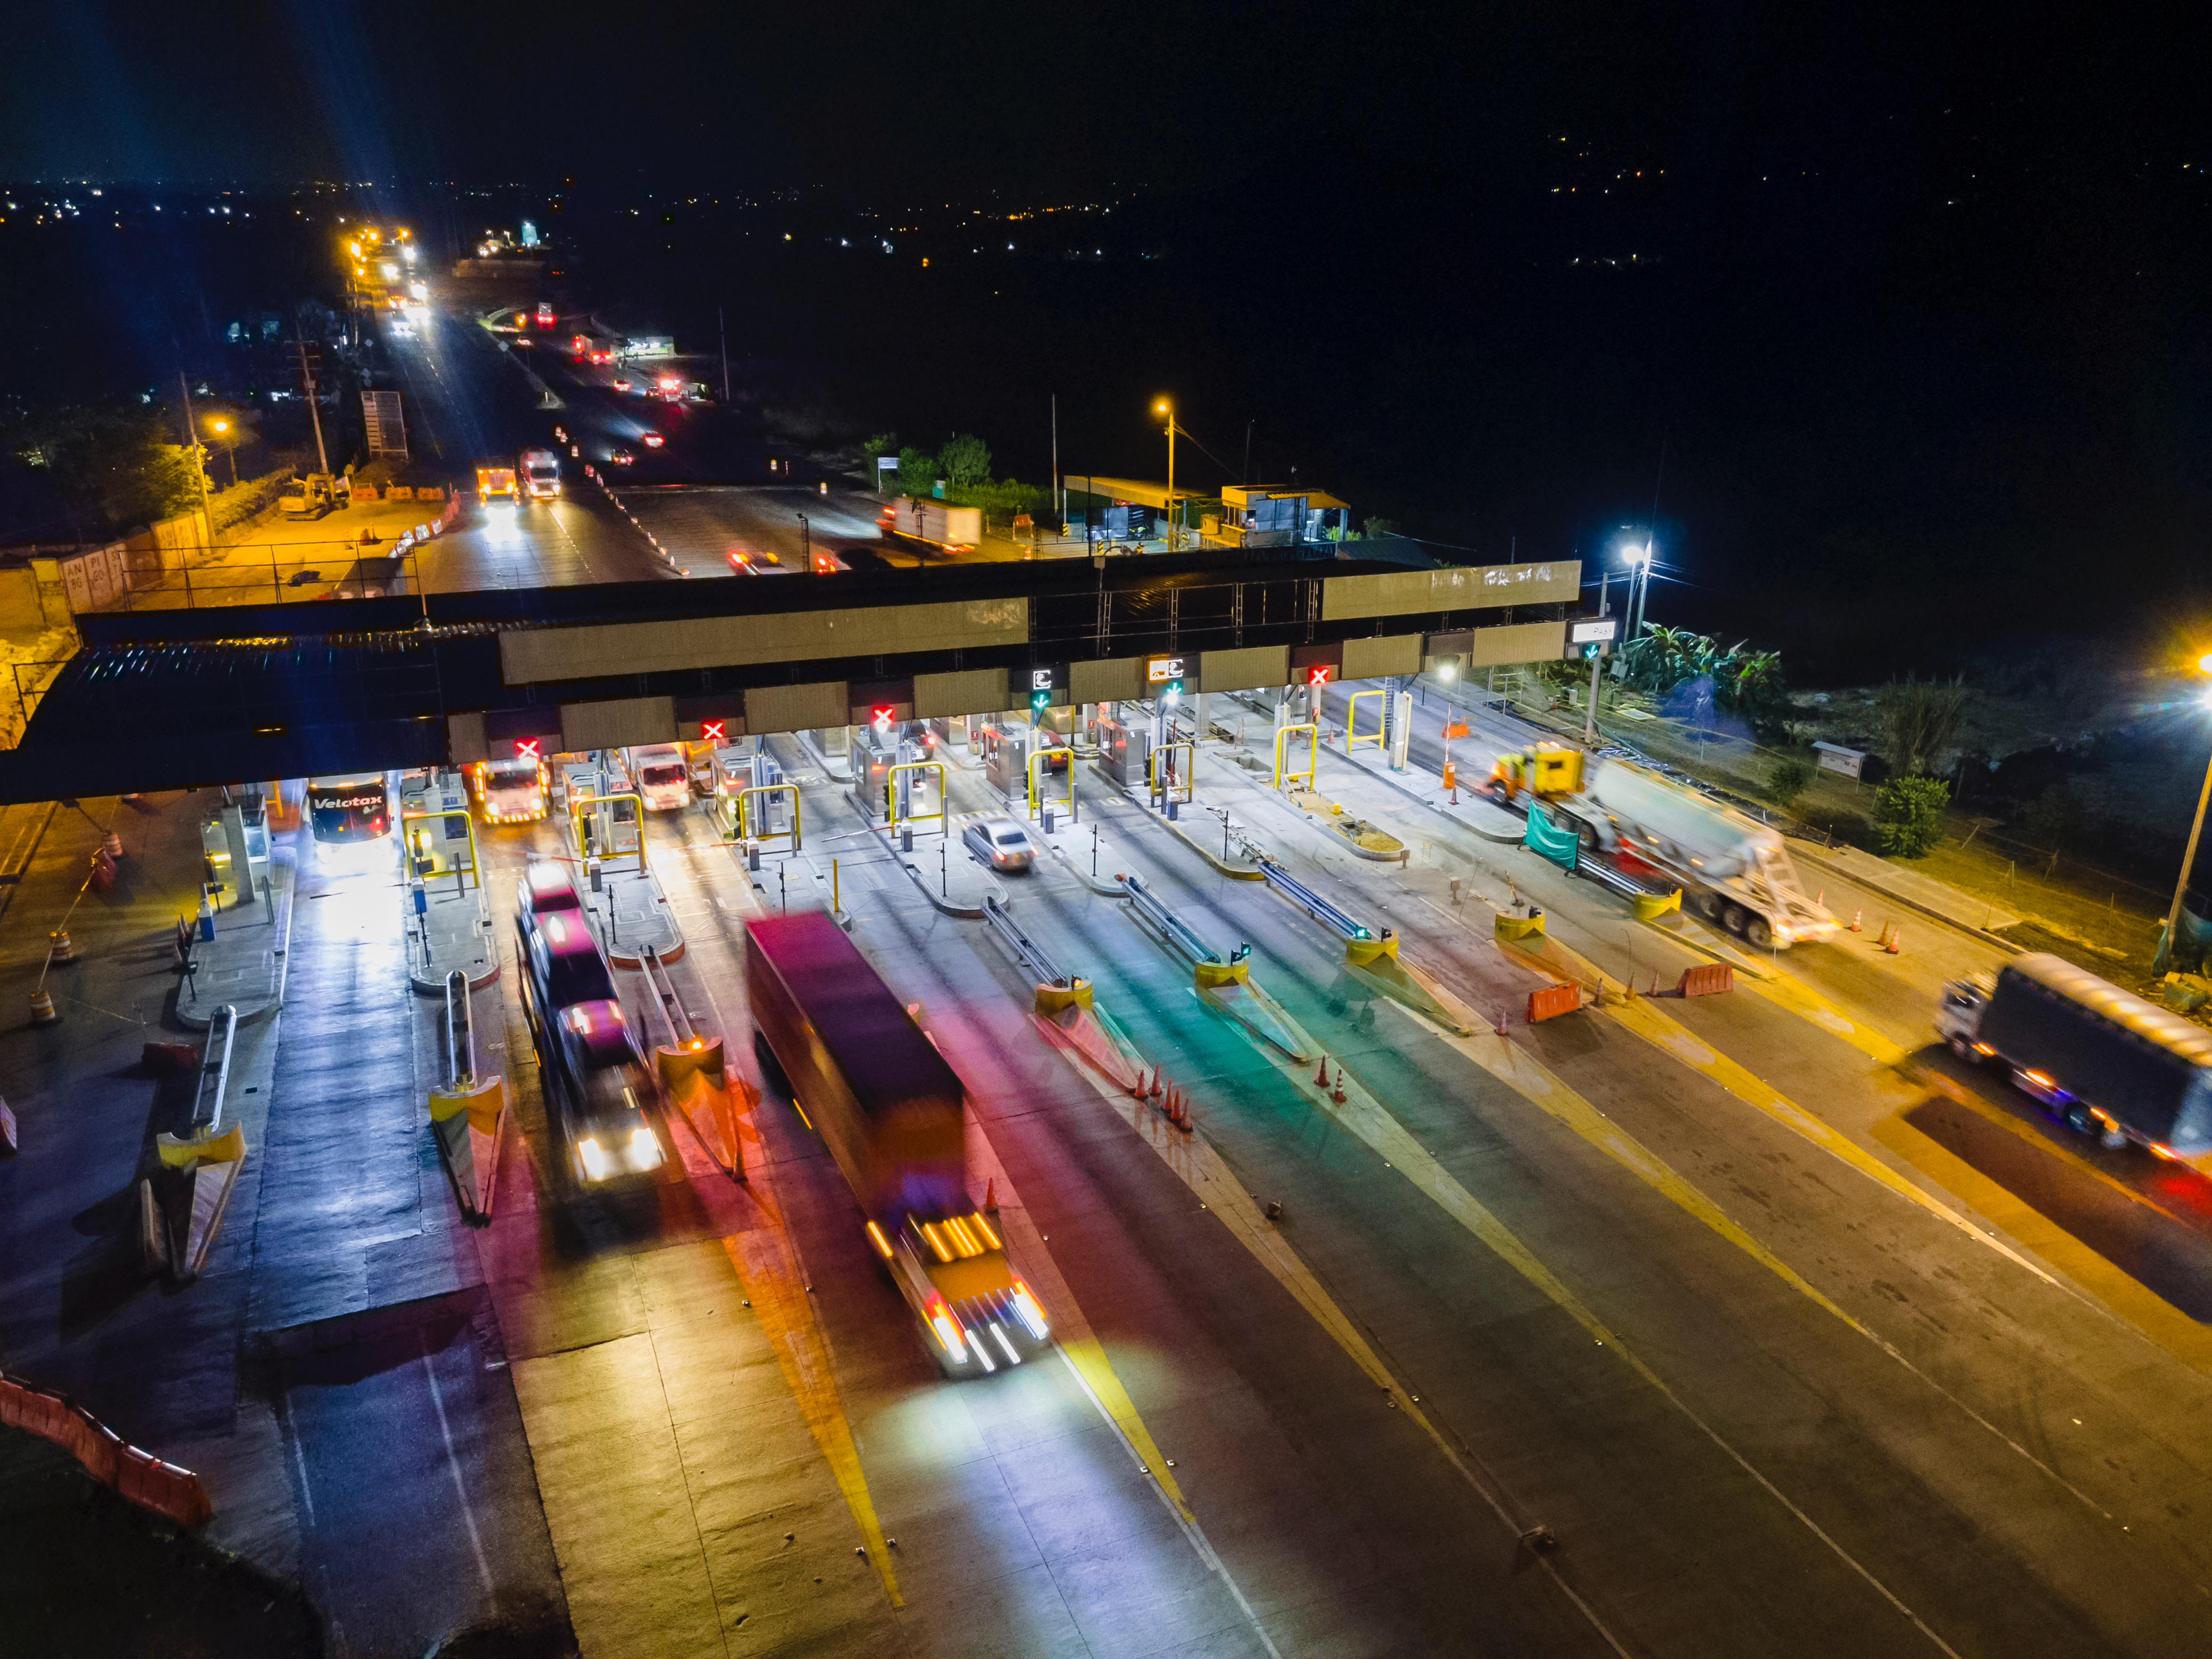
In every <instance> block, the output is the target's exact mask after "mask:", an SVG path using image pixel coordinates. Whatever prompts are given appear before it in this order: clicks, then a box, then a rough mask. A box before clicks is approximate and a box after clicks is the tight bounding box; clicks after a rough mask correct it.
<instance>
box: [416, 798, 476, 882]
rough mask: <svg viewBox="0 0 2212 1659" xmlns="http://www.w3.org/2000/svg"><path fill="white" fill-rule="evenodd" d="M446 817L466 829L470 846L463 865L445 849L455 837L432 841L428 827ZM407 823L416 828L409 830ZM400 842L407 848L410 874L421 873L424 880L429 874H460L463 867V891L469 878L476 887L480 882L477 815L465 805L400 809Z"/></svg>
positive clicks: (417, 874) (466, 837) (430, 875)
mask: <svg viewBox="0 0 2212 1659" xmlns="http://www.w3.org/2000/svg"><path fill="white" fill-rule="evenodd" d="M447 818H459V820H460V821H461V823H462V826H463V828H464V829H465V830H466V831H467V834H466V836H465V837H463V839H465V841H466V842H467V844H468V849H469V853H468V862H467V864H466V865H460V864H455V863H453V862H452V861H451V860H450V858H449V856H448V854H447V851H446V846H447V843H449V842H452V841H453V839H454V837H453V836H441V837H440V838H439V841H438V842H436V843H435V844H434V843H433V842H432V841H431V838H430V829H429V826H430V825H431V824H433V823H437V822H438V821H439V820H441V819H447ZM410 825H415V826H419V827H416V828H411V829H410V827H409V826H410ZM399 841H400V845H402V846H403V847H404V848H406V849H407V873H408V874H409V875H410V876H421V877H422V878H423V879H424V880H426V881H427V880H428V879H429V878H431V877H432V876H442V875H446V874H448V873H451V874H453V875H460V874H461V872H463V871H464V870H465V871H466V872H467V876H465V877H463V878H462V882H461V885H462V888H463V890H466V889H467V886H468V877H473V878H475V880H476V884H477V886H479V887H481V886H483V866H481V865H479V864H478V863H477V825H476V815H475V814H474V813H473V812H471V811H469V809H468V808H467V807H465V806H448V807H446V808H444V809H443V810H442V811H435V812H402V813H401V814H400V815H399ZM425 866H428V867H427V868H426V867H425Z"/></svg>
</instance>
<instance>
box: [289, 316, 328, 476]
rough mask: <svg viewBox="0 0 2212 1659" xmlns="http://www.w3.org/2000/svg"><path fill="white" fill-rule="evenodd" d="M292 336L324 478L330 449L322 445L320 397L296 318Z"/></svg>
mask: <svg viewBox="0 0 2212 1659" xmlns="http://www.w3.org/2000/svg"><path fill="white" fill-rule="evenodd" d="M292 338H293V341H294V342H295V343H296V344H297V345H298V346H299V348H300V384H301V386H304V387H305V388H306V389H307V417H308V418H309V419H310V420H312V421H313V422H314V423H315V459H316V461H317V462H318V463H319V465H320V466H321V468H322V475H323V477H325V478H327V477H330V476H331V455H330V451H328V450H327V449H325V448H324V447H323V409H322V399H321V398H318V397H317V396H316V395H315V377H314V374H313V371H311V370H310V369H309V368H308V367H307V333H306V331H304V330H303V329H301V326H300V322H299V319H298V318H296V317H295V318H294V319H292Z"/></svg>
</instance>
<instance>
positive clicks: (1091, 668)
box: [1067, 657, 1145, 703]
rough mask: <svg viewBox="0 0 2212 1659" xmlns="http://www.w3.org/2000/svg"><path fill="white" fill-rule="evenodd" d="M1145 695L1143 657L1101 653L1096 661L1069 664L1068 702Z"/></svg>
mask: <svg viewBox="0 0 2212 1659" xmlns="http://www.w3.org/2000/svg"><path fill="white" fill-rule="evenodd" d="M1144 695H1145V659H1143V658H1142V657H1104V658H1101V659H1098V660H1097V661H1095V662H1079V663H1071V664H1069V665H1068V670H1067V700H1068V701H1069V702H1074V703H1085V702H1133V701H1134V700H1135V699H1137V698H1139V697H1141V696H1144Z"/></svg>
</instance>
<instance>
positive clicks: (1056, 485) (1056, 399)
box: [1052, 392, 1067, 525]
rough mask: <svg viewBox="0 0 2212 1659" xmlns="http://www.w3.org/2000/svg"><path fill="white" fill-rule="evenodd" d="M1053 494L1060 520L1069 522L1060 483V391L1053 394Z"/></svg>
mask: <svg viewBox="0 0 2212 1659" xmlns="http://www.w3.org/2000/svg"><path fill="white" fill-rule="evenodd" d="M1052 494H1053V500H1054V502H1055V503H1056V504H1057V507H1056V510H1057V511H1058V513H1059V515H1060V519H1059V522H1060V523H1061V524H1063V525H1065V524H1066V522H1067V492H1066V490H1065V489H1061V488H1060V393H1058V392H1054V393H1053V394H1052Z"/></svg>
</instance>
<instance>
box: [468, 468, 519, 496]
mask: <svg viewBox="0 0 2212 1659" xmlns="http://www.w3.org/2000/svg"><path fill="white" fill-rule="evenodd" d="M519 499H520V496H519V495H518V494H517V492H516V489H515V483H514V469H513V467H511V466H501V465H496V464H494V463H489V462H488V463H486V464H485V465H482V466H479V467H478V468H477V505H478V506H480V507H489V506H490V505H491V504H492V503H493V502H494V501H517V500H519Z"/></svg>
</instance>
